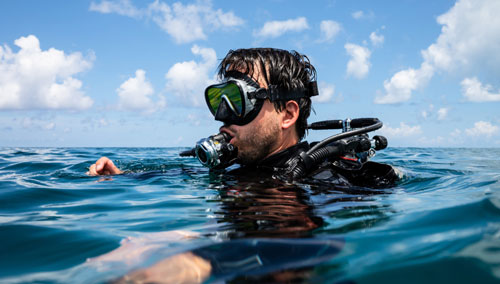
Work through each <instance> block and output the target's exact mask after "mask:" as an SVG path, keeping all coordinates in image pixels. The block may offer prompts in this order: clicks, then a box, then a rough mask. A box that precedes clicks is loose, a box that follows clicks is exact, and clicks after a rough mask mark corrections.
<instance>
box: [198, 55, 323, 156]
mask: <svg viewBox="0 0 500 284" xmlns="http://www.w3.org/2000/svg"><path fill="white" fill-rule="evenodd" d="M218 74H219V78H220V79H224V80H228V78H234V83H235V84H238V83H240V82H241V84H239V85H240V90H241V89H242V88H241V86H242V85H245V86H250V87H245V88H246V89H245V90H244V91H243V92H250V93H252V96H255V97H257V98H258V99H255V98H254V99H252V100H248V98H247V97H245V98H246V104H245V102H241V104H242V105H243V106H246V109H247V110H248V109H251V110H252V111H250V112H248V113H243V114H240V116H241V118H238V119H237V120H236V119H234V118H235V115H234V114H232V115H231V116H228V115H227V113H234V112H236V113H238V111H235V106H234V105H232V104H230V103H229V102H227V103H226V102H222V100H220V102H221V103H220V105H217V108H218V109H217V110H216V109H212V112H213V113H214V115H215V116H216V119H218V120H221V121H223V122H224V126H223V127H221V131H223V132H226V133H228V134H230V135H231V136H232V137H233V139H231V143H232V144H234V145H235V146H236V147H238V158H239V160H240V163H242V164H249V163H255V162H258V161H260V160H262V159H263V158H265V157H267V156H270V155H271V154H274V153H276V152H278V151H281V150H284V149H286V148H288V147H290V146H293V145H295V144H296V143H297V142H298V141H300V140H301V139H302V138H303V137H304V135H305V132H306V129H307V118H308V117H309V114H310V111H311V99H310V96H311V95H315V94H317V89H316V85H315V79H316V71H315V69H314V67H313V66H312V65H311V64H310V62H309V59H308V58H307V57H306V56H304V55H301V54H299V53H298V52H289V51H286V50H279V49H271V48H256V49H239V50H234V51H233V50H231V51H229V53H228V54H227V55H226V57H225V58H224V59H223V60H222V62H221V64H220V66H219V72H218ZM231 80H232V79H231ZM207 90H208V89H207ZM264 98H265V99H264ZM207 102H208V101H207ZM208 103H209V105H210V102H208ZM229 108H231V110H232V112H229V111H228V109H229ZM243 111H244V110H243ZM221 113H222V115H221ZM225 114H226V115H225ZM243 116H244V118H245V119H243ZM236 118H237V117H236Z"/></svg>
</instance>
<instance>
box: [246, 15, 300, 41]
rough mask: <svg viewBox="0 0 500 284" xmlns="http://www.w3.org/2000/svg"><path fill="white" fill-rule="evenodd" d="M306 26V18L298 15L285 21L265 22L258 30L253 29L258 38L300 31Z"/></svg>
mask: <svg viewBox="0 0 500 284" xmlns="http://www.w3.org/2000/svg"><path fill="white" fill-rule="evenodd" d="M308 28H309V25H308V24H307V20H306V18H304V17H298V18H296V19H290V20H286V21H271V22H266V23H265V24H264V26H263V27H262V28H261V29H260V30H258V31H254V36H255V37H260V38H268V37H271V38H275V37H279V36H281V35H282V34H284V33H286V32H300V31H303V30H305V29H308Z"/></svg>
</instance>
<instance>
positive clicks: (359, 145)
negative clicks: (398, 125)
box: [291, 118, 387, 179]
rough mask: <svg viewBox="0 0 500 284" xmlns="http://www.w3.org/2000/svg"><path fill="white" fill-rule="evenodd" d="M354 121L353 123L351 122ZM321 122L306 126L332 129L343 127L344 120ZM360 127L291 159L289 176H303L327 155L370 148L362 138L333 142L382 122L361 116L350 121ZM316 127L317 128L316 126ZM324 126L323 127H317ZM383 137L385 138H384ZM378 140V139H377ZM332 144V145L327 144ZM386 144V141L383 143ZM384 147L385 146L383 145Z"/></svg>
mask: <svg viewBox="0 0 500 284" xmlns="http://www.w3.org/2000/svg"><path fill="white" fill-rule="evenodd" d="M353 122H354V124H353ZM320 123H321V124H316V125H315V124H314V123H313V124H311V125H310V126H309V127H308V128H312V129H332V127H337V128H343V127H344V125H345V124H344V123H345V122H344V121H342V120H331V121H322V122H320ZM361 125H363V127H362V128H359V129H354V130H350V131H347V132H343V133H339V134H336V135H332V136H330V137H328V138H326V139H324V140H322V141H321V142H319V143H318V144H316V145H314V146H313V147H312V148H311V149H309V151H307V152H302V153H301V154H300V155H299V157H298V158H297V159H296V160H295V161H293V162H292V163H293V164H294V165H293V167H292V170H291V178H292V179H298V178H301V177H303V176H305V174H306V173H307V172H308V171H309V170H310V169H311V168H312V167H314V166H315V165H317V164H318V163H320V162H321V161H323V160H324V159H326V158H328V157H334V156H341V155H342V154H343V153H345V152H346V150H349V149H355V150H356V152H363V151H367V150H369V149H370V147H371V145H370V141H369V140H368V139H362V140H359V141H351V142H348V143H346V142H344V141H339V142H337V143H335V144H332V143H334V142H335V141H338V140H340V139H344V138H347V137H352V136H355V135H360V134H364V133H367V132H370V131H374V130H377V129H380V128H381V127H382V125H383V123H382V122H381V121H380V120H378V119H377V118H361V119H356V120H355V119H353V120H352V121H351V127H360V126H361ZM316 127H317V128H316ZM319 127H324V128H319ZM384 139H385V138H384ZM377 141H378V139H377ZM329 144H332V145H329ZM385 145H386V146H387V142H386V143H385ZM384 148H385V147H384Z"/></svg>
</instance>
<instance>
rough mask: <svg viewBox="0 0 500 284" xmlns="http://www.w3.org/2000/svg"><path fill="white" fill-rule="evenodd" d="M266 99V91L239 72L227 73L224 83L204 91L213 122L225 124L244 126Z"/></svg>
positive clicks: (254, 115) (255, 114)
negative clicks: (213, 118) (213, 117)
mask: <svg viewBox="0 0 500 284" xmlns="http://www.w3.org/2000/svg"><path fill="white" fill-rule="evenodd" d="M266 97H267V90H266V89H264V88H261V87H260V86H259V84H258V83H257V82H255V81H253V80H252V79H250V77H248V76H246V75H244V74H242V73H239V72H229V73H228V77H227V78H226V79H224V81H222V82H221V83H219V84H215V85H211V86H208V87H207V88H206V89H205V100H206V102H207V105H208V108H209V109H210V112H211V113H212V114H213V115H214V116H215V120H218V121H222V122H224V123H226V124H236V125H245V124H247V123H249V122H250V121H252V120H253V119H254V118H255V117H256V116H257V114H258V113H259V111H260V109H261V108H262V104H263V100H262V99H265V98H266Z"/></svg>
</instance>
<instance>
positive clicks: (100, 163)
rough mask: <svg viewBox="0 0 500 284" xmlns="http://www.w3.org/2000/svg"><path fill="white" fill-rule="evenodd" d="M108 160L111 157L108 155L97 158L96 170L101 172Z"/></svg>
mask: <svg viewBox="0 0 500 284" xmlns="http://www.w3.org/2000/svg"><path fill="white" fill-rule="evenodd" d="M108 160H109V159H108V158H107V157H101V158H100V159H99V160H97V162H95V164H96V172H100V171H101V170H102V169H103V168H104V166H105V164H106V162H107V161H108Z"/></svg>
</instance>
